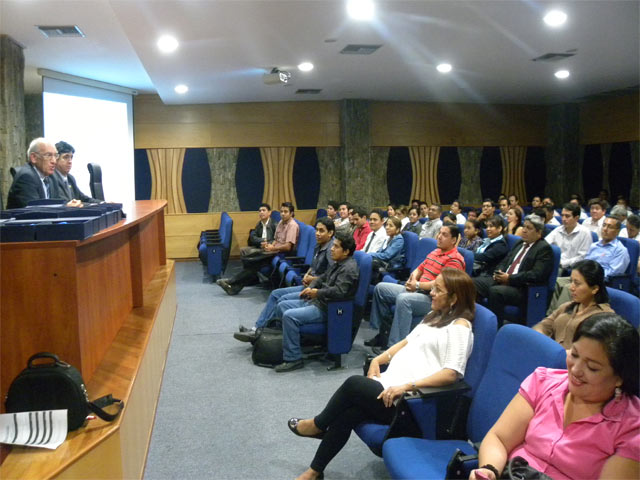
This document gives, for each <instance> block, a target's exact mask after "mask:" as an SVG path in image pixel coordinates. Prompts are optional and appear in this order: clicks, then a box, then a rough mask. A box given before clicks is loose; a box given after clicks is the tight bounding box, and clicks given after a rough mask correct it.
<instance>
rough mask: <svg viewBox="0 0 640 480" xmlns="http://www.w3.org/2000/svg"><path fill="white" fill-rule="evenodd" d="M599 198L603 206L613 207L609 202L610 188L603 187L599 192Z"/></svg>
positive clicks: (605, 207)
mask: <svg viewBox="0 0 640 480" xmlns="http://www.w3.org/2000/svg"><path fill="white" fill-rule="evenodd" d="M598 199H599V200H600V201H601V202H602V205H603V208H604V209H605V210H607V209H609V208H610V207H611V205H610V204H609V190H607V189H606V188H603V189H602V190H600V193H599V194H598Z"/></svg>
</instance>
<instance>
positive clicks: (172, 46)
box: [156, 35, 178, 53]
mask: <svg viewBox="0 0 640 480" xmlns="http://www.w3.org/2000/svg"><path fill="white" fill-rule="evenodd" d="M156 45H158V48H159V49H160V51H161V52H162V53H171V52H173V51H175V50H176V48H178V40H176V38H175V37H172V36H171V35H163V36H161V37H160V38H159V39H158V43H157V44H156Z"/></svg>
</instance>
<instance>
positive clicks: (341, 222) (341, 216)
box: [335, 202, 351, 230]
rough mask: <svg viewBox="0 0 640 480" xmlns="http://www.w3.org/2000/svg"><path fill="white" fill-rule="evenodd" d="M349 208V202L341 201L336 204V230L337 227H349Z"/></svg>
mask: <svg viewBox="0 0 640 480" xmlns="http://www.w3.org/2000/svg"><path fill="white" fill-rule="evenodd" d="M349 210H351V204H350V203H349V202H341V203H340V205H338V218H337V219H336V220H335V223H336V230H337V229H339V228H349V225H350V224H349Z"/></svg>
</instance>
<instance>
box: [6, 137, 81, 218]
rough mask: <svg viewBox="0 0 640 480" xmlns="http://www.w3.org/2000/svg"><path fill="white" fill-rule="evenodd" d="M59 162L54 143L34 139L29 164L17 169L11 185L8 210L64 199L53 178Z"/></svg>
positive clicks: (75, 202) (72, 203) (71, 205)
mask: <svg viewBox="0 0 640 480" xmlns="http://www.w3.org/2000/svg"><path fill="white" fill-rule="evenodd" d="M57 160H58V150H56V147H55V145H54V144H53V143H52V142H50V141H48V140H47V139H45V138H36V139H34V140H33V141H32V142H31V144H30V145H29V149H28V150H27V164H26V165H23V166H22V167H20V168H18V169H17V171H16V174H15V177H14V178H13V182H12V183H11V188H10V189H9V197H8V199H7V209H12V208H23V207H26V206H27V205H28V204H29V202H31V201H33V200H43V199H46V198H60V199H61V200H62V199H64V195H63V194H62V193H60V192H58V189H57V188H56V187H57V185H56V182H55V181H54V180H53V179H54V177H52V175H53V174H54V172H55V170H56V162H57ZM81 205H82V203H81V202H80V201H79V200H76V201H70V202H68V203H67V206H69V207H78V206H81Z"/></svg>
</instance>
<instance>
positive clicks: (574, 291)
mask: <svg viewBox="0 0 640 480" xmlns="http://www.w3.org/2000/svg"><path fill="white" fill-rule="evenodd" d="M569 291H570V292H571V300H570V301H569V302H566V303H563V304H562V305H560V306H559V307H558V308H557V309H556V310H555V311H554V312H553V313H552V314H551V315H549V316H548V317H547V318H545V319H544V320H541V321H540V322H539V323H538V324H536V325H534V327H533V329H534V330H535V331H537V332H540V333H543V334H545V335H546V336H547V337H551V338H553V339H554V340H555V341H556V342H558V343H559V344H561V345H562V346H563V347H564V348H565V350H569V349H570V348H571V344H572V342H573V335H574V334H575V332H576V329H577V328H578V325H580V324H581V323H582V322H584V321H585V320H586V319H587V318H589V317H590V316H591V315H595V314H596V313H605V312H609V313H611V312H613V310H611V307H610V306H609V295H608V294H607V289H606V287H605V284H604V270H602V267H601V266H600V265H599V264H598V263H597V262H594V261H593V260H582V261H580V262H578V263H576V264H575V266H574V269H573V270H572V271H571V283H570V285H569Z"/></svg>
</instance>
